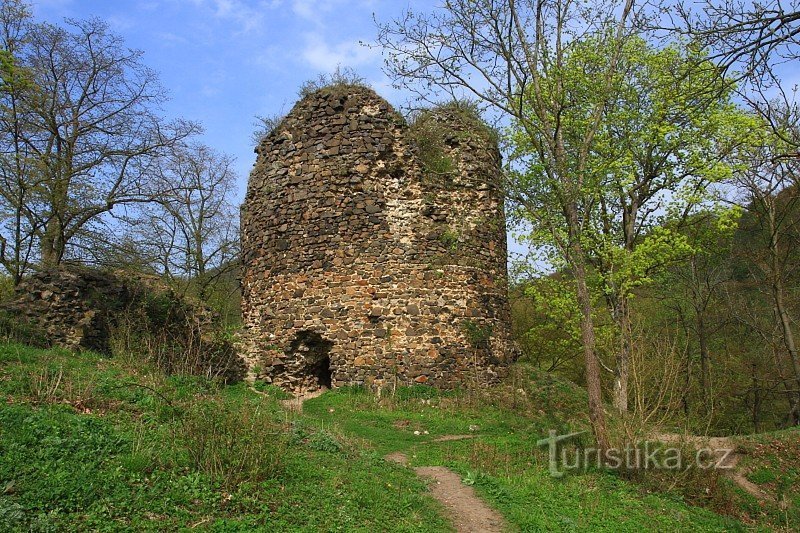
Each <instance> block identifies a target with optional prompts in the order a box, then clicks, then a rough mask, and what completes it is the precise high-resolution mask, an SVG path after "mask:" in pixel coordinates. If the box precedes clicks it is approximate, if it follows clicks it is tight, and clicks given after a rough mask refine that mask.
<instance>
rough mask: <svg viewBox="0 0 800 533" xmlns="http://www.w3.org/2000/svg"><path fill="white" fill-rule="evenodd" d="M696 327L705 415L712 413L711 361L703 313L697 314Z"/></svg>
mask: <svg viewBox="0 0 800 533" xmlns="http://www.w3.org/2000/svg"><path fill="white" fill-rule="evenodd" d="M695 322H696V324H695V326H696V327H697V342H698V344H699V345H700V390H701V394H702V397H703V408H704V409H705V414H709V413H710V412H711V408H712V406H711V401H712V398H713V396H712V393H711V361H710V359H709V356H708V333H707V331H706V323H705V320H704V319H703V313H702V312H696V313H695Z"/></svg>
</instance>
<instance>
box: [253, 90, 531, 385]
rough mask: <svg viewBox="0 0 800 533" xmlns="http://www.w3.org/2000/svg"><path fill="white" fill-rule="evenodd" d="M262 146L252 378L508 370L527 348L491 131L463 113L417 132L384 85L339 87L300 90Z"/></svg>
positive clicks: (430, 118)
mask: <svg viewBox="0 0 800 533" xmlns="http://www.w3.org/2000/svg"><path fill="white" fill-rule="evenodd" d="M432 135H433V137H432ZM436 135H438V136H439V137H438V138H437V137H436ZM256 152H257V154H258V158H257V161H256V165H255V167H254V169H253V171H252V174H251V176H250V181H249V185H248V190H247V196H246V198H245V203H244V205H243V207H242V249H243V275H242V290H243V317H244V326H245V329H244V334H243V341H244V342H243V345H244V347H245V357H246V359H247V360H248V363H249V365H250V368H251V373H252V375H253V376H254V377H257V378H260V379H265V380H267V381H269V382H271V383H274V384H276V385H279V386H281V387H284V388H286V389H289V390H293V391H305V390H311V389H315V388H319V387H320V386H331V385H332V386H341V385H353V384H357V385H362V384H363V385H368V386H372V387H374V388H380V387H386V386H394V385H407V384H411V383H428V384H433V385H436V386H439V387H445V388H447V387H457V386H460V385H463V384H465V382H467V381H474V382H478V383H485V382H488V381H493V380H495V379H497V378H498V376H499V375H500V374H502V373H503V370H504V368H505V366H506V365H507V364H508V363H509V362H510V361H511V360H512V359H513V358H514V356H515V349H514V347H513V343H512V342H511V341H510V337H509V335H510V333H509V328H510V310H509V305H508V300H507V279H506V278H507V273H506V226H505V219H504V214H503V200H502V194H501V190H500V186H501V178H500V170H499V169H500V155H499V152H498V149H497V144H496V141H494V140H493V138H492V137H491V134H490V131H489V130H488V128H486V127H484V126H482V125H481V124H479V123H478V122H477V121H475V120H469V119H467V118H465V116H464V115H463V114H462V113H459V112H456V111H452V110H451V111H445V110H442V111H439V112H434V113H429V114H427V115H425V116H424V117H422V118H420V119H419V120H418V121H417V123H416V124H415V126H414V128H410V127H409V126H408V125H407V124H406V122H405V120H404V119H403V118H402V117H401V116H400V115H399V114H397V113H396V112H395V111H394V110H393V109H392V108H391V107H390V106H389V104H388V103H386V102H385V101H384V100H382V99H381V98H380V97H379V96H377V95H376V94H375V93H374V92H373V91H371V90H369V89H365V88H361V87H349V86H339V87H331V88H326V89H322V90H320V91H318V92H316V93H314V94H312V95H310V96H307V97H306V98H304V99H303V100H301V101H300V102H299V103H298V104H297V105H296V106H295V107H294V109H293V110H292V111H291V113H290V114H289V115H288V116H287V117H286V118H285V119H284V120H283V122H282V123H281V124H280V125H279V127H277V128H276V130H275V131H274V132H272V133H271V134H270V135H269V136H268V137H267V138H266V139H265V140H264V141H263V142H262V143H261V144H260V146H259V147H258V148H257V149H256ZM423 156H424V157H423Z"/></svg>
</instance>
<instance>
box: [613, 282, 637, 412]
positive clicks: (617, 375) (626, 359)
mask: <svg viewBox="0 0 800 533" xmlns="http://www.w3.org/2000/svg"><path fill="white" fill-rule="evenodd" d="M608 301H609V304H610V307H611V316H612V318H613V320H614V323H615V324H616V326H617V329H618V330H619V334H620V347H619V351H618V352H617V360H616V365H615V366H614V393H613V394H614V399H613V402H614V408H615V409H616V410H617V412H619V413H622V414H625V413H627V412H628V377H629V374H630V354H631V347H632V345H633V340H632V338H631V317H630V313H629V312H628V302H627V298H626V297H624V296H614V297H611V298H610V299H609V300H608Z"/></svg>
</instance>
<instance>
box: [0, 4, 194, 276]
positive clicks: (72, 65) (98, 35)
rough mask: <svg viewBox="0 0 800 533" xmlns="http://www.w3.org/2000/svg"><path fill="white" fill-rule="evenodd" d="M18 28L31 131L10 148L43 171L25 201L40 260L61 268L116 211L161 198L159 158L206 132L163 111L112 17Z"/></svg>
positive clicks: (148, 75) (17, 55) (24, 111)
mask: <svg viewBox="0 0 800 533" xmlns="http://www.w3.org/2000/svg"><path fill="white" fill-rule="evenodd" d="M19 5H23V4H19ZM21 33H22V34H23V35H21V36H20V39H19V41H18V42H19V43H20V46H19V47H18V48H17V49H15V50H14V52H13V57H14V60H15V62H16V63H17V64H18V65H19V66H20V67H21V68H24V69H25V72H27V73H28V75H29V76H30V84H29V85H30V87H29V88H28V90H24V91H23V90H21V91H19V94H18V98H17V100H16V101H15V104H16V105H17V109H18V113H19V115H20V116H22V115H24V117H25V124H24V125H25V127H24V128H20V129H17V130H16V131H15V133H16V134H17V135H18V136H19V138H18V139H16V140H15V141H14V142H15V145H14V146H12V147H11V148H5V150H4V151H6V152H11V153H12V154H13V158H15V159H16V160H19V161H23V160H24V161H29V162H30V163H29V166H27V167H26V168H22V169H20V171H19V175H25V176H26V179H30V177H31V176H32V175H33V174H34V169H35V173H38V174H37V175H38V180H39V181H38V183H37V186H36V188H35V190H34V191H32V193H31V194H30V195H29V196H28V197H26V198H25V199H23V201H22V202H21V203H24V210H25V211H26V214H27V215H29V218H30V220H31V222H30V224H29V225H28V227H29V229H30V231H32V232H33V234H34V237H35V239H36V241H37V242H38V245H39V253H40V259H41V261H42V262H43V263H45V264H49V265H55V264H59V263H60V262H61V261H62V260H63V259H64V258H65V256H66V255H67V254H68V253H69V251H70V249H73V250H80V248H81V247H84V248H91V247H92V241H93V237H94V236H95V235H97V234H102V233H104V232H105V231H107V228H106V227H105V226H104V223H105V222H107V221H108V215H109V214H110V213H111V212H112V211H113V210H114V209H115V208H119V207H120V206H124V205H130V204H137V203H143V202H150V201H152V200H153V199H155V198H157V197H158V196H159V194H160V193H161V191H159V190H158V189H157V188H156V187H155V186H154V185H155V184H156V183H158V182H157V181H154V180H153V179H152V178H153V176H154V175H155V170H156V169H157V162H158V161H159V159H160V158H162V157H164V156H165V155H166V154H167V153H168V152H169V151H170V150H171V149H172V148H173V147H174V146H175V145H176V143H177V142H179V141H181V140H182V139H184V138H186V137H187V136H189V135H191V134H193V133H195V132H197V131H198V129H199V128H198V127H197V126H196V125H195V124H193V123H190V122H186V121H183V120H175V121H166V120H164V119H163V118H162V117H161V116H160V115H159V114H158V109H159V106H160V104H161V103H163V102H164V100H165V94H164V91H163V89H162V87H161V86H160V85H159V83H158V78H157V76H156V74H155V73H154V72H153V71H152V70H150V69H149V68H147V67H146V66H145V65H144V64H143V63H142V62H141V56H142V53H141V52H140V51H137V50H130V49H128V48H127V47H125V45H124V43H123V42H122V40H121V38H119V37H118V36H116V35H114V34H113V33H111V32H110V31H109V29H108V26H107V24H106V23H104V22H102V21H100V20H98V19H92V20H86V21H67V22H66V26H65V27H59V26H55V25H52V24H32V23H30V22H27V23H26V24H25V25H24V26H22V29H21Z"/></svg>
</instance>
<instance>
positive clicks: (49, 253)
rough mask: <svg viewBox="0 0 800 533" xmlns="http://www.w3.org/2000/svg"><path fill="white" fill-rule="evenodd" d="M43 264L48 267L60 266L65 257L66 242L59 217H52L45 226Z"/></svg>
mask: <svg viewBox="0 0 800 533" xmlns="http://www.w3.org/2000/svg"><path fill="white" fill-rule="evenodd" d="M41 246H42V265H43V266H47V267H53V266H58V265H59V264H60V263H61V259H62V258H63V257H64V243H63V238H62V231H61V224H60V223H59V221H58V218H57V217H55V216H54V217H52V218H51V219H50V220H49V221H48V222H47V226H46V227H45V231H44V235H43V236H42V244H41Z"/></svg>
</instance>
